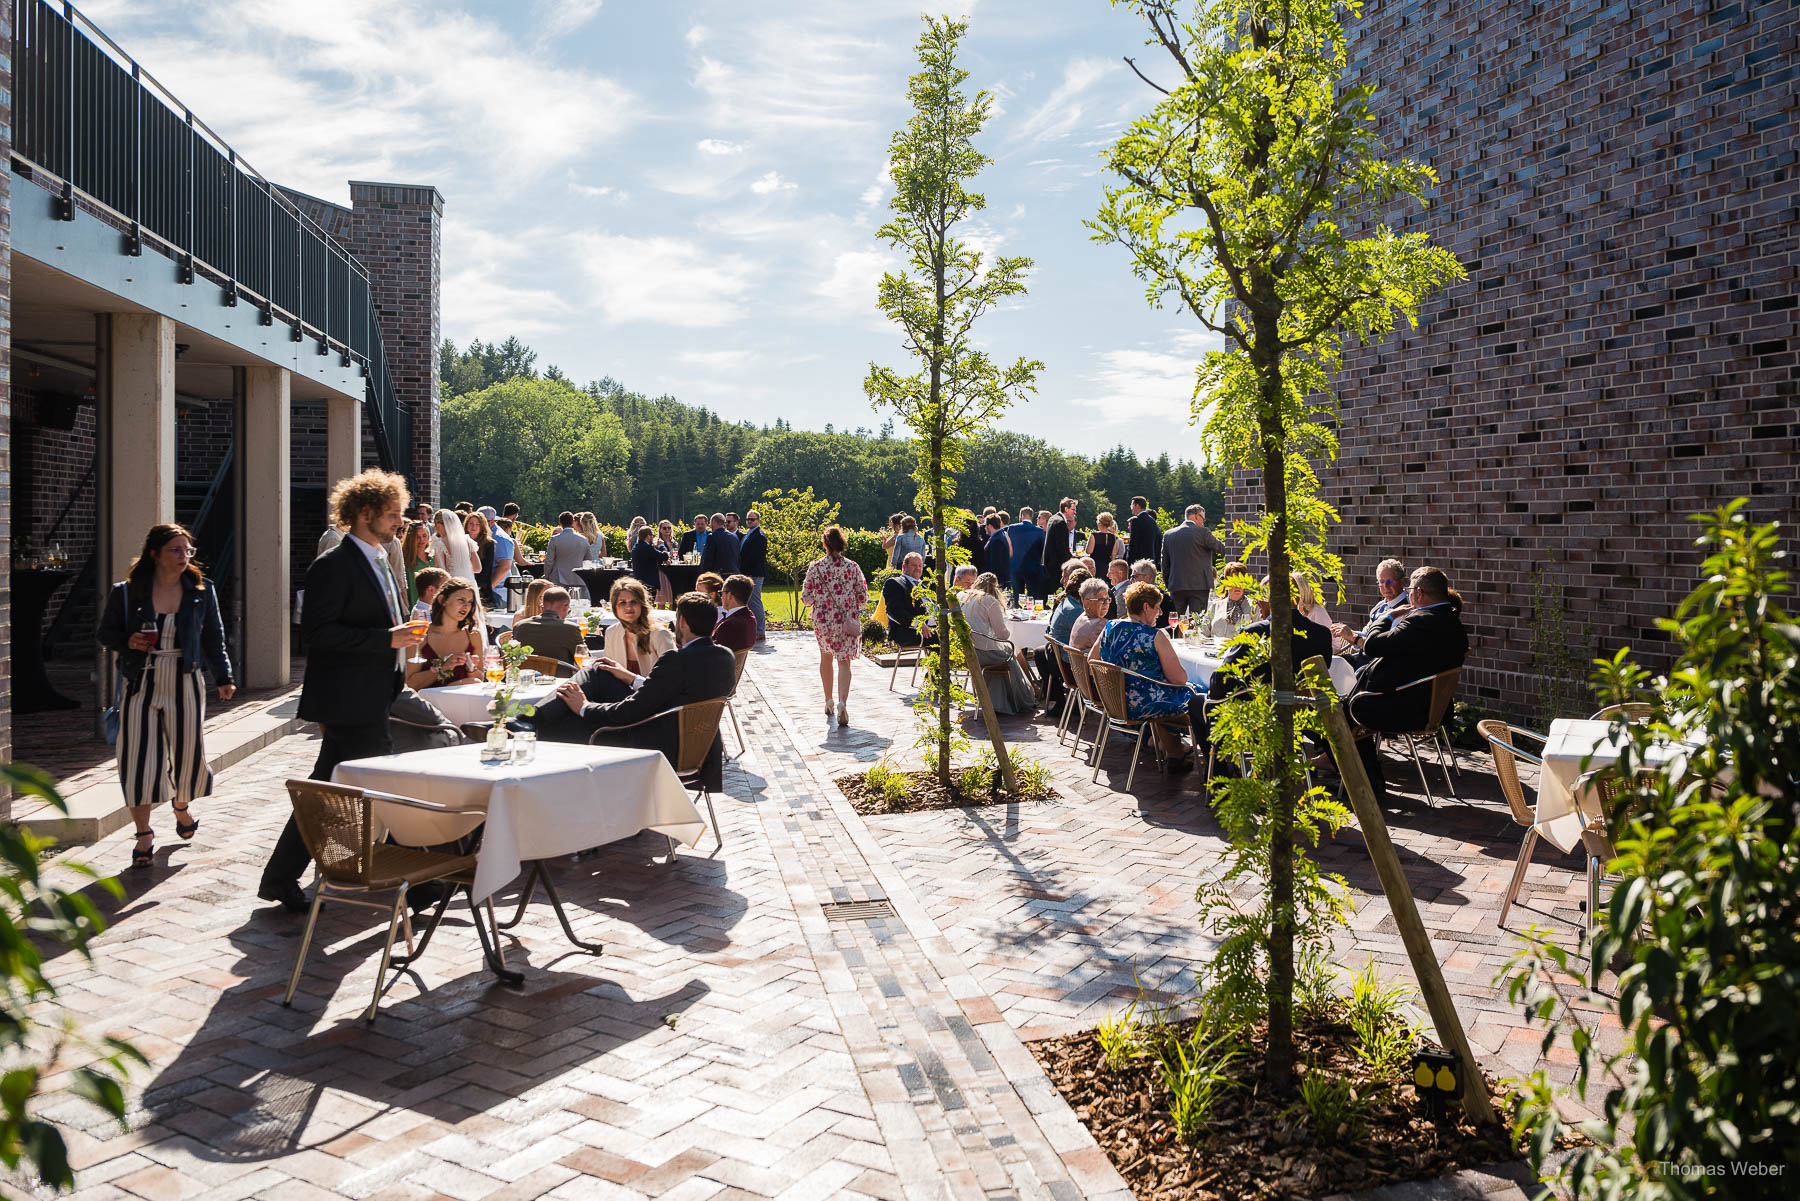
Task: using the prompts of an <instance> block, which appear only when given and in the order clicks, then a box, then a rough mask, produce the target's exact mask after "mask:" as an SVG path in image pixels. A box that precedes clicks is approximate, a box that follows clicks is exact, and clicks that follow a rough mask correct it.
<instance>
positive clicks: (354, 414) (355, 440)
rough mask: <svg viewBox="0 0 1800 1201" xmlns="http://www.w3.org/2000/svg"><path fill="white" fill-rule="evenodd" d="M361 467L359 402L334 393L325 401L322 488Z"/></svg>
mask: <svg viewBox="0 0 1800 1201" xmlns="http://www.w3.org/2000/svg"><path fill="white" fill-rule="evenodd" d="M361 470H362V402H361V401H357V400H351V399H349V398H348V397H343V396H333V397H329V398H328V399H327V400H326V401H325V490H326V491H327V492H329V491H330V490H331V488H332V486H333V485H335V484H336V483H337V482H338V481H339V480H342V479H348V478H350V477H351V476H353V475H355V474H356V473H357V472H359V471H361Z"/></svg>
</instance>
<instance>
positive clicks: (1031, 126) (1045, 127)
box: [1012, 58, 1114, 142]
mask: <svg viewBox="0 0 1800 1201" xmlns="http://www.w3.org/2000/svg"><path fill="white" fill-rule="evenodd" d="M1113 68H1114V64H1113V63H1112V61H1111V60H1109V59H1104V58H1075V59H1071V60H1069V62H1068V64H1067V65H1066V66H1064V67H1063V77H1062V82H1061V83H1059V84H1058V85H1057V86H1056V90H1055V91H1053V92H1051V93H1050V96H1049V98H1048V99H1046V100H1045V101H1044V102H1043V103H1042V104H1040V105H1038V106H1037V108H1035V109H1033V110H1032V111H1031V112H1030V113H1029V114H1027V115H1026V117H1025V118H1024V120H1022V121H1020V122H1019V124H1018V127H1017V128H1016V129H1014V130H1013V134H1012V136H1013V137H1014V138H1017V139H1020V140H1023V141H1029V142H1053V141H1055V140H1056V139H1058V138H1061V137H1063V136H1065V135H1066V134H1069V133H1071V132H1073V131H1074V130H1075V129H1076V128H1077V127H1078V126H1081V125H1082V117H1083V116H1084V115H1086V114H1087V113H1088V112H1089V111H1090V110H1091V108H1092V106H1093V103H1094V102H1093V100H1092V98H1090V97H1088V96H1087V92H1088V89H1090V88H1092V87H1093V86H1094V85H1095V84H1096V83H1099V82H1100V81H1101V80H1102V79H1104V78H1105V77H1106V76H1107V75H1109V74H1111V73H1112V71H1113Z"/></svg>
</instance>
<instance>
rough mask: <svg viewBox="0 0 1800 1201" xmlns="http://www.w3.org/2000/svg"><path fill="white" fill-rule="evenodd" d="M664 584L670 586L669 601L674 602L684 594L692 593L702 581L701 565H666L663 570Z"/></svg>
mask: <svg viewBox="0 0 1800 1201" xmlns="http://www.w3.org/2000/svg"><path fill="white" fill-rule="evenodd" d="M662 577H663V583H664V584H666V585H668V588H669V595H668V598H667V599H669V600H671V601H672V600H674V599H675V598H676V597H678V596H680V595H681V594H682V593H684V592H692V591H694V589H695V586H696V585H697V584H698V583H699V581H700V565H699V564H698V563H664V564H663V569H662Z"/></svg>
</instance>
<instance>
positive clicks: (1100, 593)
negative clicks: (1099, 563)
mask: <svg viewBox="0 0 1800 1201" xmlns="http://www.w3.org/2000/svg"><path fill="white" fill-rule="evenodd" d="M1111 612H1112V589H1110V588H1108V587H1107V586H1106V581H1105V580H1098V579H1093V580H1085V581H1083V582H1082V585H1081V616H1080V617H1077V618H1076V619H1075V624H1074V625H1072V626H1070V627H1069V645H1070V646H1072V647H1074V648H1075V649H1076V650H1078V651H1081V652H1082V653H1084V654H1085V653H1087V652H1089V651H1091V650H1093V649H1094V643H1096V642H1098V641H1100V634H1101V631H1103V630H1105V629H1106V621H1107V614H1109V613H1111Z"/></svg>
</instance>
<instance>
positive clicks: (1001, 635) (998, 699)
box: [957, 564, 1037, 714]
mask: <svg viewBox="0 0 1800 1201" xmlns="http://www.w3.org/2000/svg"><path fill="white" fill-rule="evenodd" d="M970 568H971V565H969V564H964V565H963V566H962V567H960V568H958V569H957V570H958V576H959V577H960V578H967V572H968V571H969V570H970ZM961 605H962V614H963V617H964V618H965V619H967V621H968V623H969V632H970V633H971V634H972V635H973V639H972V642H973V645H974V647H975V658H976V660H977V661H978V662H979V664H980V665H981V666H983V667H999V666H1002V665H1004V666H1005V667H1006V669H1007V670H1006V674H1005V675H1004V676H1000V675H998V674H988V673H984V676H985V678H986V679H987V680H988V684H989V693H990V696H989V699H990V700H992V701H993V702H994V711H995V712H997V713H1001V714H1030V713H1033V712H1035V711H1036V710H1037V693H1036V692H1035V691H1033V689H1032V687H1031V681H1030V680H1028V679H1026V678H1025V671H1024V669H1023V668H1021V667H1020V666H1019V652H1018V647H1017V644H1016V643H1014V642H1013V637H1012V631H1011V629H1010V628H1009V627H1008V626H1007V624H1006V606H1005V605H1004V604H1003V603H1002V602H1001V599H1000V581H999V580H997V579H995V578H994V573H993V572H991V571H986V572H982V573H981V574H980V575H978V576H976V577H975V579H974V580H973V581H971V582H970V586H969V589H968V591H966V592H964V593H963V594H962V600H961ZM995 680H999V681H1000V684H999V685H998V686H997V687H996V686H995V685H994V681H995Z"/></svg>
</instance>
